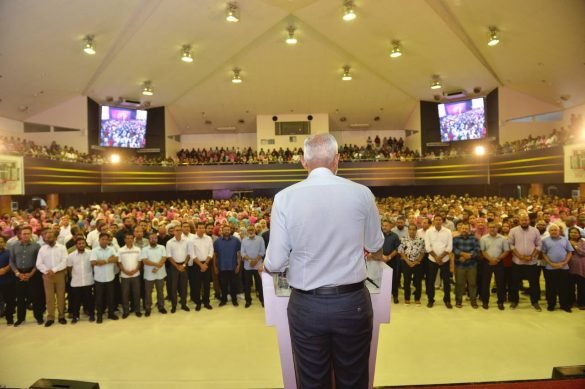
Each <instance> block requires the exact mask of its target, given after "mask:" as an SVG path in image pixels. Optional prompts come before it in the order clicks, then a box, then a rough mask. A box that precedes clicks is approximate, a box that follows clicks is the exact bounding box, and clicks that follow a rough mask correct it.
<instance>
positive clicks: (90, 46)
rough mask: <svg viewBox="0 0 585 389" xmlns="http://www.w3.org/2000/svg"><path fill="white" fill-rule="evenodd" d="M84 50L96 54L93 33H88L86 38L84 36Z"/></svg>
mask: <svg viewBox="0 0 585 389" xmlns="http://www.w3.org/2000/svg"><path fill="white" fill-rule="evenodd" d="M83 51H84V52H85V54H89V55H94V54H95V46H94V42H93V35H86V36H85V38H83Z"/></svg>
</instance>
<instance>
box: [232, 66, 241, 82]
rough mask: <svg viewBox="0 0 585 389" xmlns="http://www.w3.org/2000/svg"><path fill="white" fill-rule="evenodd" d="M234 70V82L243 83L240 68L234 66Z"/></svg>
mask: <svg viewBox="0 0 585 389" xmlns="http://www.w3.org/2000/svg"><path fill="white" fill-rule="evenodd" d="M232 71H233V72H234V75H233V76H232V83H234V84H241V83H242V78H241V77H240V71H241V69H240V68H234V69H233V70H232Z"/></svg>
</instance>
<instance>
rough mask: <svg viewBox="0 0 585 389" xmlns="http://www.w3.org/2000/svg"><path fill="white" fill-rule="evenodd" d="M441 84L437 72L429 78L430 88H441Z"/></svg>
mask: <svg viewBox="0 0 585 389" xmlns="http://www.w3.org/2000/svg"><path fill="white" fill-rule="evenodd" d="M442 87H443V85H442V84H441V78H440V77H439V75H438V74H435V75H433V79H432V80H431V89H441V88H442Z"/></svg>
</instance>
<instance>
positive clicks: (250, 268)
mask: <svg viewBox="0 0 585 389" xmlns="http://www.w3.org/2000/svg"><path fill="white" fill-rule="evenodd" d="M246 233H247V234H248V236H246V237H245V238H244V240H242V260H243V261H244V293H245V295H246V308H248V307H250V305H252V297H251V289H252V278H254V284H255V285H256V290H257V291H258V292H259V296H258V297H259V299H260V303H261V304H262V306H264V294H263V293H262V281H261V279H260V275H259V274H258V269H259V268H260V266H262V259H263V257H264V254H265V253H266V248H265V247H264V239H262V237H259V236H256V228H255V227H254V226H252V225H250V226H248V229H247V230H246Z"/></svg>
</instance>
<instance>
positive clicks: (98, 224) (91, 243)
mask: <svg viewBox="0 0 585 389" xmlns="http://www.w3.org/2000/svg"><path fill="white" fill-rule="evenodd" d="M104 224H105V222H104V221H103V220H102V219H98V220H92V221H91V223H90V226H91V227H93V229H92V230H91V231H90V232H89V233H88V234H87V239H86V241H87V247H89V248H90V249H91V248H94V247H97V246H98V244H99V239H100V231H101V228H102V226H103V225H104Z"/></svg>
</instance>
